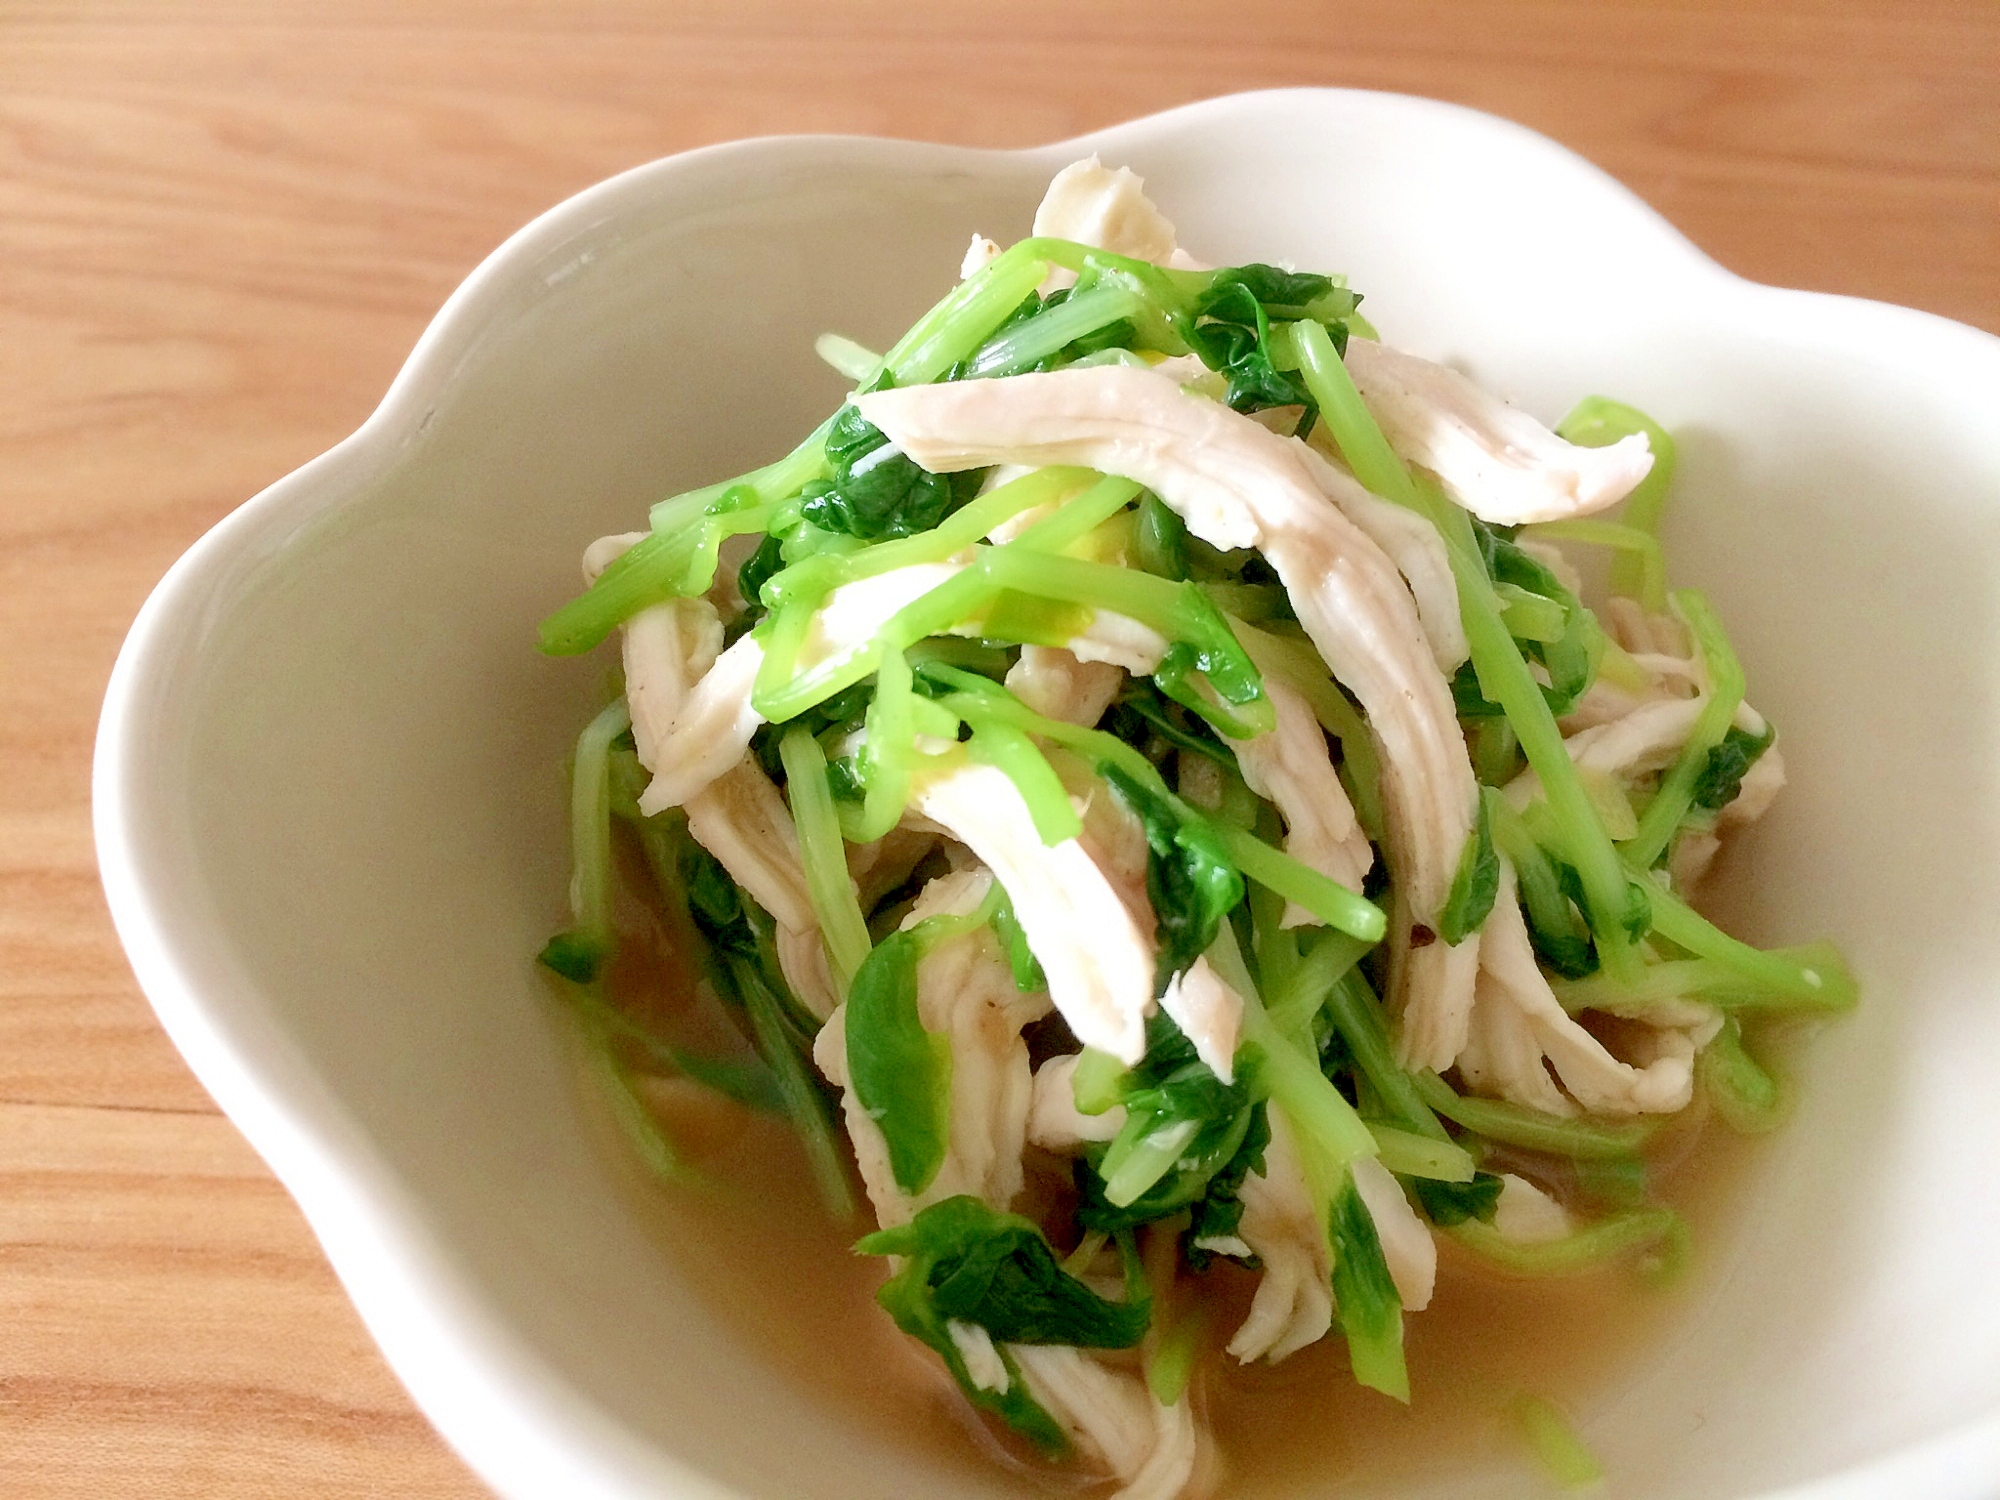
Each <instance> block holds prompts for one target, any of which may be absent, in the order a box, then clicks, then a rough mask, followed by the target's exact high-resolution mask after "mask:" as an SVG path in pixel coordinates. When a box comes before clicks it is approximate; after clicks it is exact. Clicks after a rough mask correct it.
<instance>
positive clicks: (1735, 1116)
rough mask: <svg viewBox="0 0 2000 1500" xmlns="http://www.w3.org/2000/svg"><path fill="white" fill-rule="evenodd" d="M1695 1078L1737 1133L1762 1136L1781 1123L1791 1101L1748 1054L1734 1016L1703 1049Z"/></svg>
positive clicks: (1770, 1076) (1782, 1087) (1769, 1072)
mask: <svg viewBox="0 0 2000 1500" xmlns="http://www.w3.org/2000/svg"><path fill="white" fill-rule="evenodd" d="M1695 1076H1696V1078H1697V1079H1698V1081H1699V1082H1700V1084H1701V1088H1702V1092H1703V1093H1705V1094H1706V1095H1707V1096H1708V1102H1709V1104H1710V1105H1712V1106H1713V1107H1714V1109H1715V1112H1716V1113H1717V1114H1719V1115H1721V1116H1722V1119H1723V1122H1724V1123H1725V1124H1727V1125H1728V1126H1729V1128H1730V1129H1731V1130H1734V1131H1735V1132H1737V1134H1739V1135H1763V1134H1765V1133H1766V1132H1768V1131H1772V1130H1776V1129H1777V1128H1778V1126H1780V1125H1782V1124H1783V1123H1784V1120H1785V1114H1786V1110H1787V1107H1788V1106H1789V1104H1790V1102H1791V1101H1790V1100H1789V1098H1788V1097H1787V1096H1786V1092H1785V1088H1784V1085H1783V1084H1782V1083H1781V1082H1780V1081H1779V1080H1778V1079H1777V1078H1776V1077H1775V1076H1774V1075H1773V1074H1772V1073H1771V1071H1770V1070H1769V1069H1767V1068H1765V1067H1764V1066H1763V1065H1762V1064H1761V1063H1759V1062H1758V1061H1757V1059H1756V1058H1754V1057H1752V1056H1751V1055H1750V1051H1749V1049H1748V1048H1747V1047H1745V1046H1744V1045H1743V1028H1742V1025H1741V1023H1739V1022H1738V1021H1737V1019H1736V1018H1735V1017H1734V1016H1731V1017H1729V1018H1728V1019H1727V1020H1726V1021H1724V1022H1723V1024H1722V1030H1721V1031H1719V1032H1717V1033H1716V1034H1715V1037H1714V1039H1713V1040H1712V1041H1710V1042H1709V1044H1708V1045H1707V1046H1706V1047H1704V1048H1702V1051H1701V1056H1700V1058H1699V1059H1697V1061H1696V1065H1695Z"/></svg>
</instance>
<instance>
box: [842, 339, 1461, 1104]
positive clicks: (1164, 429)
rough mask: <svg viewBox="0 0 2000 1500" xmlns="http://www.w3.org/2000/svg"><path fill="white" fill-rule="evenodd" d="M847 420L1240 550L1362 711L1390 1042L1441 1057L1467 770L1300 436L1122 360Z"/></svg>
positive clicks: (908, 396)
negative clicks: (1020, 466) (1384, 882)
mask: <svg viewBox="0 0 2000 1500" xmlns="http://www.w3.org/2000/svg"><path fill="white" fill-rule="evenodd" d="M855 401H856V404H857V405H858V406H859V407H860V408H861V412H862V415H863V416H865V417H866V418H867V419H868V420H869V421H871V422H873V423H874V424H875V425H876V426H877V427H879V428H881V429H882V430H883V431H884V432H885V433H887V434H888V435H889V438H890V440H891V441H892V442H895V443H896V444H898V445H899V446H900V447H901V448H902V450H903V451H904V452H905V453H906V454H908V455H909V456H910V457H911V458H912V459H914V460H915V461H916V462H917V463H919V464H921V465H922V466H923V467H925V468H927V469H930V470H933V471H935V472H948V471H953V470H958V469H966V468H973V467H977V466H980V465H984V464H989V463H1038V464H1056V463H1062V464H1081V465H1085V466H1088V467H1092V468H1096V469H1100V470H1102V471H1103V472H1105V473H1109V474H1119V475H1123V476H1124V477H1126V478H1129V479H1134V480H1137V481H1138V482H1139V483H1141V484H1143V485H1145V486H1146V487H1147V488H1149V489H1151V490H1152V491H1153V492H1154V493H1155V494H1157V495H1158V496H1159V497H1160V499H1161V500H1162V501H1164V502H1165V503H1166V504H1167V505H1168V506H1170V507H1171V508H1172V509H1173V510H1175V511H1176V512H1178V513H1179V515H1180V516H1181V518H1182V519H1183V520H1184V521H1186V522H1187V525H1188V529H1189V530H1190V531H1191V532H1192V533H1193V534H1194V535H1195V536H1197V537H1199V538H1201V539H1202V540H1203V541H1205V542H1208V543H1209V544H1210V545H1211V546H1215V547H1221V548H1225V549H1232V548H1241V547H1255V548H1257V549H1258V550H1259V551H1260V552H1262V553H1263V555H1264V558H1265V560H1266V561H1268V562H1269V563H1270V564H1271V566H1272V567H1273V568H1274V569H1275V570H1276V571H1277V574H1278V576H1279V579H1280V580H1281V581H1282V582H1283V583H1284V585H1285V589H1286V592H1287V593H1288V594H1289V595H1290V597H1291V600H1292V605H1293V608H1294V609H1295V610H1296V611H1297V613H1298V616H1299V621H1300V623H1301V624H1302V625H1303V626H1304V627H1305V629H1306V633H1307V634H1308V635H1309V636H1310V637H1311V638H1312V641H1313V644H1314V645H1315V646H1316V647H1317V648H1318V649H1319V653H1320V655H1321V657H1322V658H1323V659H1324V660H1325V661H1326V663H1327V665H1328V666H1329V667H1330V668H1331V669H1332V672H1333V675H1334V677H1335V678H1336V679H1337V680H1338V681H1340V682H1342V683H1344V684H1345V685H1346V686H1347V687H1348V688H1349V689H1351V690H1352V691H1353V693H1354V695H1355V697H1356V698H1357V699H1359V700H1360V703H1361V706H1362V709H1363V710H1364V711H1365V712H1366V714H1367V715H1368V722H1369V728H1370V732H1371V733H1372V734H1373V735H1374V736H1375V739H1376V741H1377V744H1378V746H1379V748H1380V751H1381V760H1382V766H1383V775H1382V800H1383V807H1384V812H1385V815H1386V817H1387V821H1388V830H1387V832H1388V841H1389V845H1390V861H1391V866H1392V869H1394V870H1395V873H1396V874H1397V876H1398V890H1399V899H1400V900H1402V901H1404V902H1406V904H1407V910H1406V911H1403V912H1400V913H1399V916H1400V917H1401V920H1399V921H1397V922H1396V923H1395V925H1394V926H1393V928H1392V932H1391V945H1392V946H1391V953H1392V960H1393V966H1394V978H1393V981H1392V1003H1393V1004H1394V1005H1395V1007H1396V1008H1397V1009H1398V1011H1399V1012H1400V1013H1401V1016H1402V1028H1401V1036H1400V1039H1399V1046H1400V1048H1401V1052H1402V1055H1403V1057H1404V1060H1405V1061H1406V1062H1408V1063H1409V1064H1411V1065H1413V1066H1425V1067H1437V1068H1445V1067H1449V1066H1450V1065H1451V1063H1452V1061H1453V1059H1454V1058H1456V1056H1457V1055H1458V1052H1459V1050H1460V1049H1461V1048H1462V1047H1463V1045H1464V1039H1465V1035H1466V1028H1467V1025H1468V1023H1469V1019H1470V1015H1471V1010H1472V987H1473V982H1474V978H1475V975H1476V973H1477V966H1478V935H1477V934H1473V935H1471V936H1468V937H1467V938H1466V939H1465V941H1463V942H1461V943H1458V944H1456V945H1452V944H1446V943H1443V942H1426V943H1420V944H1412V943H1411V941H1410V929H1411V928H1412V927H1413V926H1416V925H1422V926H1424V927H1426V928H1428V929H1430V930H1431V931H1432V933H1433V934H1434V933H1435V929H1436V925H1437V920H1438V917H1437V914H1438V911H1439V908H1440V907H1441V906H1442V905H1443V903H1444V899H1445V896H1446V894H1447V892H1448V891H1449V889H1450V886H1451V881H1452V876H1453V874H1454V873H1455V872H1456V869H1457V866H1458V859H1459V854H1460V851H1461V850H1462V849H1463V848H1464V845H1465V840H1466V838H1467V836H1468V835H1469V834H1470V833H1471V831H1472V820H1473V810H1474V804H1475V801H1476V797H1475V792H1474V782H1473V777H1472V766H1471V763H1470V761H1469V760H1468V759H1467V757H1466V751H1465V743H1464V740H1463V739H1462V738H1461V736H1460V733H1459V728H1458V719H1457V713H1456V710H1455V709H1454V708H1453V705H1452V700H1451V694H1450V692H1449V690H1448V689H1447V686H1446V683H1445V679H1444V676H1443V674H1442V673H1441V672H1440V671H1439V670H1438V665H1437V662H1436V660H1435V658H1434V657H1433V655H1432V651H1431V645H1430V642H1429V639H1428V637H1427V636H1426V635H1425V633H1424V631H1423V628H1422V625H1421V622H1420V620H1419V617H1418V615H1417V610H1416V605H1415V602H1414V600H1413V599H1412V597H1411V595H1410V592H1409V589H1408V587H1407V586H1406V585H1405V584H1404V582H1403V579H1402V575H1401V574H1400V573H1399V572H1398V570H1397V569H1396V566H1395V564H1394V563H1392V562H1391V561H1390V560H1389V558H1388V556H1387V555H1386V554H1384V553H1383V551H1382V550H1381V549H1380V548H1379V547H1377V546H1376V545H1375V543H1374V542H1373V541H1371V540H1370V539H1369V538H1368V536H1367V535H1366V534H1365V533H1364V532H1362V531H1361V530H1360V529H1359V528H1358V527H1356V526H1355V525H1354V524H1353V523H1352V522H1351V521H1349V520H1348V519H1347V518H1346V516H1345V515H1344V514H1343V513H1342V512H1341V511H1340V510H1339V509H1338V508H1337V507H1336V506H1335V505H1333V504H1332V503H1331V502H1329V501H1328V500H1327V499H1326V497H1325V496H1324V494H1323V493H1322V492H1321V491H1320V489H1319V486H1318V483H1317V482H1316V481H1315V478H1314V476H1313V474H1312V473H1311V472H1309V471H1308V470H1307V468H1306V466H1305V462H1304V461H1303V460H1302V459H1301V458H1300V457H1299V454H1300V453H1302V452H1303V451H1304V449H1303V448H1302V446H1301V445H1299V444H1297V443H1295V442H1293V441H1291V440H1289V439H1285V438H1280V437H1277V436H1275V435H1274V434H1272V433H1270V432H1267V431H1265V430H1264V429H1263V428H1262V427H1259V426H1258V425H1257V424H1256V423H1255V422H1251V421H1249V420H1247V419H1246V418H1243V417H1241V416H1238V415H1237V414H1236V413H1235V412H1232V411H1230V410H1229V409H1228V408H1227V407H1224V406H1221V405H1218V404H1217V403H1215V402H1213V401H1208V400H1205V399H1203V398H1202V397H1199V396H1190V395H1187V394H1186V393H1184V392H1183V391H1182V390H1181V389H1180V387H1179V386H1177V385H1175V384H1174V383H1173V381H1171V380H1169V379H1166V378H1164V377H1162V376H1160V375H1158V374H1156V373H1154V372H1152V371H1150V370H1137V369H1130V368H1125V367H1121V366H1107V367H1103V368H1095V369H1069V370H1057V371H1052V372H1049V373H1046V374H1031V375H1015V376H1009V377H1005V378H1001V379H994V380H981V381H969V382H963V383H956V384H947V385H934V386H919V387H913V388H910V389H907V390H887V391H877V392H874V393H872V394H868V395H863V396H858V397H856V398H855Z"/></svg>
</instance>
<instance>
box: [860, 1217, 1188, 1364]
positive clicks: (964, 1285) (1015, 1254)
mask: <svg viewBox="0 0 2000 1500" xmlns="http://www.w3.org/2000/svg"><path fill="white" fill-rule="evenodd" d="M854 1248H855V1249H856V1250H857V1251H859V1252H860V1253H861V1254H863V1255H900V1256H903V1257H904V1261H903V1266H902V1269H901V1270H899V1271H898V1272H897V1273H896V1275H895V1276H894V1277H893V1278H892V1279H891V1281H890V1282H889V1284H888V1286H885V1287H884V1288H883V1291H882V1297H883V1301H884V1305H885V1306H886V1305H888V1302H889V1301H890V1299H891V1290H892V1288H893V1289H895V1291H894V1296H895V1297H896V1298H897V1299H898V1300H904V1299H908V1300H916V1299H919V1298H920V1299H921V1300H922V1301H923V1302H924V1303H926V1304H927V1305H928V1308H929V1310H931V1311H932V1312H934V1313H935V1314H936V1315H937V1317H938V1318H940V1319H955V1320H956V1321H958V1322H961V1323H975V1324H977V1325H978V1326H979V1327H981V1328H984V1329H985V1330H986V1331H987V1332H988V1333H989V1334H991V1335H992V1336H993V1338H994V1339H995V1340H996V1341H998V1342H1002V1343H1009V1344H1075V1345H1078V1346H1080V1347H1082V1348H1085V1349H1129V1348H1130V1347H1131V1346H1132V1345H1134V1344H1136V1343H1138V1342H1139V1340H1140V1339H1141V1338H1142V1337H1144V1335H1145V1332H1146V1325H1147V1323H1148V1321H1149V1320H1150V1317H1151V1312H1152V1310H1151V1307H1150V1306H1149V1304H1148V1303H1147V1302H1146V1301H1145V1300H1144V1299H1140V1300H1137V1301H1125V1302H1110V1301H1107V1300H1106V1299H1105V1298H1103V1297H1100V1296H1098V1295H1097V1293H1095V1292H1093V1291H1092V1290H1091V1289H1090V1288H1089V1287H1087V1286H1085V1285H1084V1284H1083V1283H1082V1282H1081V1281H1078V1280H1077V1279H1076V1278H1075V1277H1074V1276H1071V1275H1070V1274H1069V1273H1068V1272H1066V1271H1064V1270H1063V1268H1062V1266H1061V1265H1060V1264H1059V1263H1058V1262H1057V1260H1056V1256H1055V1252H1054V1251H1053V1250H1051V1249H1050V1248H1049V1242H1048V1241H1047V1240H1046V1239H1044V1238H1043V1237H1042V1231H1041V1230H1040V1228H1039V1227H1037V1226H1036V1224H1035V1223H1034V1221H1033V1220H1031V1219H1024V1218H1022V1217H1020V1216H1019V1215H1018V1214H1008V1213H1002V1212H1000V1211H999V1210H997V1209H994V1208H991V1207H989V1206H987V1205H986V1204H984V1203H981V1202H980V1201H979V1200H978V1199H977V1198H972V1197H967V1196H964V1195H961V1196H959V1197H956V1198H946V1199H945V1200H944V1201H942V1202H940V1203H933V1204H932V1205H931V1206H930V1207H929V1208H926V1209H924V1210H923V1211H922V1212H921V1213H919V1214H918V1215H917V1216H916V1217H915V1218H914V1219H912V1220H911V1221H910V1222H909V1223H908V1224H904V1225H901V1226H899V1227H897V1228H894V1229H884V1230H879V1231H877V1232H876V1233H874V1234H870V1235H866V1236H864V1237H863V1238H861V1239H860V1240H858V1241H857V1242H856V1243H855V1246H854ZM895 1310H896V1309H895V1308H893V1307H892V1308H891V1309H890V1311H891V1312H894V1311H895ZM898 1321H899V1322H900V1321H901V1319H900V1318H899V1319H898ZM919 1336H921V1335H919Z"/></svg>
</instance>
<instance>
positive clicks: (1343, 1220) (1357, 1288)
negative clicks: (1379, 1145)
mask: <svg viewBox="0 0 2000 1500" xmlns="http://www.w3.org/2000/svg"><path fill="white" fill-rule="evenodd" d="M1329 1225H1330V1227H1329V1229H1328V1234H1329V1236H1330V1237H1331V1239H1332V1241H1333V1301H1334V1308H1335V1311H1336V1312H1337V1314H1338V1315H1339V1318H1340V1331H1341V1332H1342V1333H1344V1334H1346V1335H1347V1357H1348V1361H1349V1363H1350V1364H1352V1365H1353V1367H1354V1378H1355V1379H1356V1380H1358V1381H1360V1382H1361V1383H1362V1384H1363V1385H1365V1386H1368V1387H1370V1388H1371V1389H1373V1390H1378V1391H1380V1392H1382V1393H1383V1394H1384V1395H1386V1396H1394V1397H1395V1398H1396V1399H1397V1400H1398V1401H1404V1402H1407V1401H1408V1400H1409V1399H1410V1372H1409V1369H1408V1367H1407V1366H1406V1365H1405V1364H1404V1362H1403V1299H1402V1298H1401V1297H1400V1296H1399V1295H1398V1294H1397V1292H1396V1283H1395V1282H1394V1281H1393V1280H1392V1279H1391V1278H1390V1276H1389V1265H1388V1262H1387V1261H1385V1260H1384V1259H1383V1258H1382V1241H1381V1239H1380V1237H1379V1236H1378V1235H1377V1234H1376V1233H1375V1220H1374V1218H1373V1216H1372V1215H1370V1214H1369V1212H1368V1205H1367V1204H1365V1203H1363V1202H1362V1201H1361V1194H1360V1193H1359V1192H1358V1191H1357V1190H1356V1189H1355V1186H1354V1177H1353V1174H1352V1173H1350V1174H1349V1175H1348V1177H1347V1180H1346V1182H1345V1183H1344V1184H1342V1186H1341V1189H1340V1191H1339V1192H1338V1193H1337V1194H1335V1196H1334V1200H1333V1209H1332V1212H1331V1216H1330V1220H1329Z"/></svg>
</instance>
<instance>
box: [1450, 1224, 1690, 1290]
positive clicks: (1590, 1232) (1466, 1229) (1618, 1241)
mask: <svg viewBox="0 0 2000 1500" xmlns="http://www.w3.org/2000/svg"><path fill="white" fill-rule="evenodd" d="M1679 1222H1680V1221H1679V1218H1678V1216H1676V1215H1675V1214H1674V1212H1673V1211H1672V1210H1671V1209H1666V1208H1640V1209H1633V1210H1632V1211H1630V1212H1629V1213H1621V1214H1613V1215H1611V1216H1610V1217H1609V1218H1605V1219H1600V1220H1598V1221H1597V1222H1596V1223H1594V1224H1587V1225H1585V1226H1584V1227H1583V1228H1582V1229H1579V1230H1577V1231H1576V1232H1575V1233H1573V1234H1569V1235H1565V1236H1564V1237H1563V1238H1562V1239H1559V1240H1543V1241H1538V1242H1534V1243H1523V1242H1522V1241H1519V1240H1510V1239H1508V1238H1507V1237H1506V1236H1505V1235H1503V1234H1501V1233H1500V1231H1499V1230H1497V1229H1495V1228H1494V1227H1493V1226H1492V1225H1491V1224H1487V1223H1483V1222H1481V1221H1480V1220H1478V1219H1466V1220H1464V1221H1463V1222H1461V1223H1458V1224H1454V1225H1452V1226H1451V1227H1450V1228H1448V1229H1446V1230H1445V1233H1446V1234H1448V1235H1450V1236H1451V1237H1452V1238H1453V1239H1455V1240H1457V1241H1458V1242H1459V1243H1460V1244H1461V1245H1464V1246H1465V1247H1466V1248H1467V1249H1468V1250H1471V1251H1473V1252H1474V1253H1475V1254H1477V1255H1482V1256H1484V1257H1485V1258H1486V1259H1487V1260H1490V1261H1493V1262H1495V1263H1497V1264H1499V1265H1501V1266H1504V1267H1505V1268H1506V1269H1508V1270H1510V1271H1513V1272H1515V1273H1516V1274H1518V1275H1522V1276H1572V1275H1575V1274H1576V1273H1577V1272H1579V1271H1587V1270H1590V1269H1592V1268H1593V1267H1596V1266H1602V1265H1608V1264H1610V1263H1611V1262H1613V1261H1616V1260H1622V1259H1624V1258H1625V1257H1627V1256H1630V1255H1635V1254H1637V1253H1638V1252H1640V1251H1642V1250H1645V1249H1648V1248H1650V1247H1652V1246H1656V1245H1659V1244H1661V1243H1663V1242H1664V1241H1666V1240H1667V1239H1668V1238H1669V1237H1670V1236H1671V1235H1672V1234H1673V1233H1674V1231H1675V1226H1676V1225H1677V1224H1678V1223H1679Z"/></svg>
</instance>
